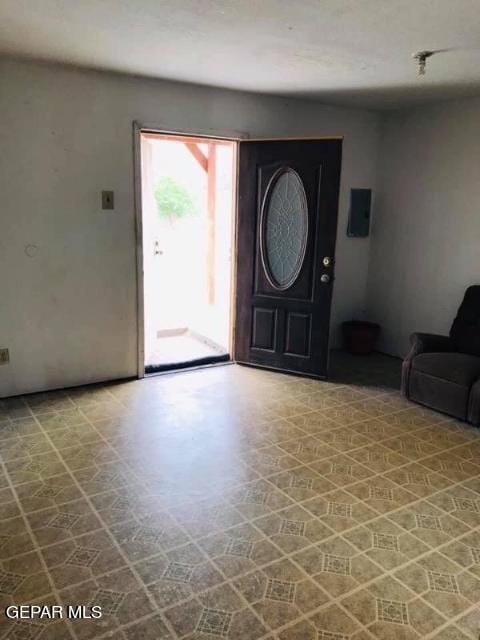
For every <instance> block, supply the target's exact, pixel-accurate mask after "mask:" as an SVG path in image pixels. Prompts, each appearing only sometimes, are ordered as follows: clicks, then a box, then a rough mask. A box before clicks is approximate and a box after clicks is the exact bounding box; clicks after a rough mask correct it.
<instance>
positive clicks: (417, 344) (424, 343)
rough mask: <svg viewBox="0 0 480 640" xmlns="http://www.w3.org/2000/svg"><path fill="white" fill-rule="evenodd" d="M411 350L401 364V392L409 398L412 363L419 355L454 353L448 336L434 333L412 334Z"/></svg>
mask: <svg viewBox="0 0 480 640" xmlns="http://www.w3.org/2000/svg"><path fill="white" fill-rule="evenodd" d="M410 342H411V344H412V346H411V349H410V351H409V353H408V355H407V357H406V358H405V360H404V361H403V364H402V383H401V391H402V394H403V395H404V396H406V397H407V398H408V397H409V385H410V370H411V368H412V361H413V359H414V358H415V356H418V355H419V354H420V353H428V352H430V353H438V352H442V351H443V352H448V351H455V347H454V345H453V342H452V340H451V339H450V338H449V337H448V336H440V335H436V334H434V333H412V335H411V336H410Z"/></svg>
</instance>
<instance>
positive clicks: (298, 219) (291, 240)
mask: <svg viewBox="0 0 480 640" xmlns="http://www.w3.org/2000/svg"><path fill="white" fill-rule="evenodd" d="M262 214H263V216H262V217H263V219H262V236H263V238H262V257H263V264H264V268H265V271H266V274H267V276H268V279H269V281H270V283H271V284H272V285H273V286H274V287H276V288H277V289H288V288H289V287H291V286H292V285H293V283H294V282H295V280H296V279H297V277H298V274H299V273H300V270H301V268H302V264H303V260H304V258H305V248H306V245H307V236H308V208H307V198H306V195H305V189H304V188H303V184H302V181H301V179H300V177H299V176H298V174H297V173H296V172H295V171H293V169H284V170H282V171H281V173H280V174H278V175H277V178H276V179H274V180H273V181H272V184H271V185H270V188H269V190H268V193H267V197H266V198H265V201H264V209H263V212H262Z"/></svg>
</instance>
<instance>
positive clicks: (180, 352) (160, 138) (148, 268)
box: [140, 132, 236, 374]
mask: <svg viewBox="0 0 480 640" xmlns="http://www.w3.org/2000/svg"><path fill="white" fill-rule="evenodd" d="M235 144H236V143H235V142H233V141H227V140H217V139H210V138H203V137H202V138H196V137H192V136H188V137H187V136H176V135H166V134H158V133H150V132H142V133H141V134H140V152H141V168H142V171H141V182H142V184H141V188H142V223H143V233H142V242H143V271H144V343H145V373H147V374H148V373H156V372H161V371H169V370H173V369H180V368H186V367H192V366H198V365H203V364H212V363H216V362H222V361H228V360H230V357H231V333H232V331H231V316H232V314H231V286H232V234H233V209H234V184H235V183H234V167H235V155H236V154H235V151H236V148H235Z"/></svg>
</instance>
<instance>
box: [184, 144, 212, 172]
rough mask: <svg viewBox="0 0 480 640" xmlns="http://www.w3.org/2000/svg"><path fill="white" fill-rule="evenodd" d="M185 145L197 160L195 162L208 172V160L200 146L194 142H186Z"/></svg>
mask: <svg viewBox="0 0 480 640" xmlns="http://www.w3.org/2000/svg"><path fill="white" fill-rule="evenodd" d="M184 144H185V146H186V147H187V149H188V150H189V151H190V153H191V154H192V156H193V157H194V158H195V160H196V161H197V162H198V164H199V165H200V166H201V167H202V169H203V170H204V171H207V172H208V158H207V156H206V155H205V154H204V153H203V151H202V150H201V149H200V147H199V146H198V144H195V143H192V142H185V143H184ZM209 147H210V145H209Z"/></svg>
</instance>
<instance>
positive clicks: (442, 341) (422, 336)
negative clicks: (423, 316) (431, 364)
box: [406, 333, 455, 360]
mask: <svg viewBox="0 0 480 640" xmlns="http://www.w3.org/2000/svg"><path fill="white" fill-rule="evenodd" d="M410 343H411V345H412V347H411V349H410V353H409V354H408V356H407V358H406V359H407V360H411V359H412V358H414V357H415V356H418V354H419V353H439V352H442V351H444V352H447V351H455V348H454V345H453V342H452V340H451V338H449V336H440V335H437V334H434V333H412V335H411V336H410Z"/></svg>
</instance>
